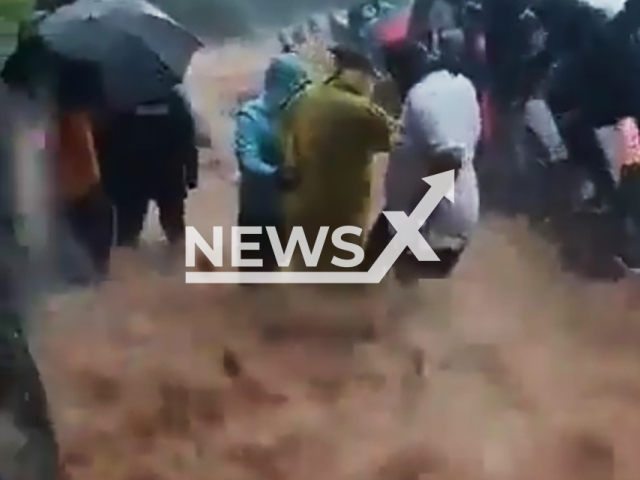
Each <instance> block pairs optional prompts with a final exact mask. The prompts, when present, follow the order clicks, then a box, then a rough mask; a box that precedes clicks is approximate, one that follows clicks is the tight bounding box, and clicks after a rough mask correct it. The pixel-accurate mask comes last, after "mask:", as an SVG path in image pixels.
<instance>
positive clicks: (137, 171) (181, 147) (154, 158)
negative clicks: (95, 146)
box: [99, 90, 198, 246]
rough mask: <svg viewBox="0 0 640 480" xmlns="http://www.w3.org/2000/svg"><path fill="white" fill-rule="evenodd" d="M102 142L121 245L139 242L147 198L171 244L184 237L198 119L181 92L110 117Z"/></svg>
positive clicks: (195, 163) (195, 174)
mask: <svg viewBox="0 0 640 480" xmlns="http://www.w3.org/2000/svg"><path fill="white" fill-rule="evenodd" d="M103 123H104V125H103V126H102V128H101V129H100V134H99V143H100V155H101V159H100V160H101V166H102V173H103V180H104V185H105V189H106V191H107V193H108V195H109V197H110V198H111V199H112V200H113V202H114V204H115V206H116V222H117V229H116V230H117V232H116V236H117V243H118V244H119V245H122V246H135V245H136V244H137V243H138V239H139V237H140V234H141V232H142V229H143V226H144V220H145V216H146V214H147V211H148V207H149V202H150V201H154V202H155V203H156V204H157V205H158V210H159V213H160V224H161V226H162V229H163V231H164V233H165V236H166V238H167V240H168V242H169V243H170V244H180V243H181V242H182V240H183V239H184V235H185V219H184V216H185V200H186V198H187V194H188V190H189V189H190V188H195V187H196V186H197V181H198V149H197V146H196V128H195V120H194V118H193V116H192V114H191V111H190V108H189V106H188V105H187V103H186V100H185V99H184V98H183V97H182V95H181V94H180V92H179V91H177V90H176V91H174V92H172V94H171V95H169V96H168V97H166V98H163V99H159V100H158V101H155V102H149V103H146V104H142V105H138V106H137V107H136V108H135V109H132V110H131V111H127V112H123V113H118V114H115V115H113V116H112V117H111V118H108V119H106V120H105V121H104V122H103Z"/></svg>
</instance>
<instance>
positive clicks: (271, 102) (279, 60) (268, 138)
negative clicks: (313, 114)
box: [235, 53, 310, 271]
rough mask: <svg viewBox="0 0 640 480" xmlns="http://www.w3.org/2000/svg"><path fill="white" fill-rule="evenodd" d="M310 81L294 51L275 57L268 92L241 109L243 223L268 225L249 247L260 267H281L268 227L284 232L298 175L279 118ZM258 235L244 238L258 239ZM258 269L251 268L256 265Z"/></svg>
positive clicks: (266, 86)
mask: <svg viewBox="0 0 640 480" xmlns="http://www.w3.org/2000/svg"><path fill="white" fill-rule="evenodd" d="M309 83H310V80H309V77H308V74H307V71H306V69H305V67H304V64H303V62H302V60H300V58H299V57H298V56H297V55H296V54H294V53H285V54H281V55H279V56H277V57H275V58H274V59H273V60H272V61H271V63H270V65H269V67H268V68H267V71H266V73H265V79H264V91H263V92H262V94H261V95H260V96H259V97H257V98H255V99H252V100H249V101H247V102H246V103H244V104H243V105H242V106H241V107H240V109H239V111H238V112H237V114H236V132H235V153H236V157H237V159H238V163H239V170H240V175H241V176H240V189H239V210H238V226H245V227H263V231H262V234H260V235H255V237H259V238H257V243H258V244H259V249H258V250H253V251H247V252H243V258H246V259H249V258H255V259H261V260H262V267H255V269H258V270H267V271H270V270H275V269H277V263H276V260H275V256H274V254H273V249H272V248H271V244H270V242H269V237H268V235H267V233H266V230H265V228H264V227H269V226H273V227H276V229H277V230H279V231H282V228H283V225H284V214H283V212H282V208H281V195H280V194H281V192H282V191H283V190H287V189H289V188H291V187H292V184H293V178H292V175H291V174H290V173H289V172H288V171H287V170H286V169H285V167H284V165H283V154H282V150H281V146H280V137H279V118H280V113H281V112H282V111H283V109H284V106H285V104H286V103H287V102H288V101H289V100H291V99H292V98H293V97H295V96H296V95H297V94H298V93H300V92H302V91H303V90H304V89H305V87H306V86H307V85H308V84H309ZM251 237H252V235H246V236H243V240H246V241H248V242H255V241H256V239H253V238H251ZM253 269H254V268H251V267H249V268H247V270H253Z"/></svg>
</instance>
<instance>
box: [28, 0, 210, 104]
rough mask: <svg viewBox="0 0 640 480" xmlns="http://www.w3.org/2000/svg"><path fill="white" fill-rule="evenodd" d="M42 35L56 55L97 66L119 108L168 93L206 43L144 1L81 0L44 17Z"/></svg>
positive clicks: (110, 101)
mask: <svg viewBox="0 0 640 480" xmlns="http://www.w3.org/2000/svg"><path fill="white" fill-rule="evenodd" d="M37 34H38V36H39V37H40V38H41V39H42V42H43V44H44V46H45V48H46V49H47V50H48V51H50V52H51V53H53V54H55V55H57V56H59V57H62V58H63V59H65V60H70V61H81V62H87V63H91V64H94V65H95V66H96V68H97V69H98V70H99V73H100V77H101V83H102V85H101V87H102V89H103V93H104V95H105V97H106V98H105V100H106V102H107V103H108V104H110V105H111V106H113V107H116V108H128V107H131V106H134V105H137V104H140V103H144V102H147V101H152V100H156V99H159V98H162V97H164V96H165V95H166V94H167V93H168V92H169V90H170V89H171V88H173V87H174V86H175V85H176V84H178V83H181V82H182V79H183V76H184V74H185V72H186V70H187V68H188V66H189V63H190V61H191V57H192V56H193V54H194V52H195V51H196V50H198V49H199V48H200V47H201V46H202V43H201V42H200V40H198V39H197V38H196V37H195V36H194V35H192V34H191V33H190V32H188V31H187V30H185V29H184V28H183V27H182V26H181V25H179V24H178V23H177V22H175V21H174V20H172V19H171V18H170V17H169V16H168V15H166V14H165V13H164V12H162V11H161V10H159V9H158V8H156V7H154V6H152V5H151V4H149V3H147V2H145V1H144V0H78V1H77V2H75V3H73V4H70V5H67V6H64V7H61V8H59V9H58V10H56V11H55V12H53V13H52V14H51V15H49V16H47V17H46V18H45V19H44V20H42V21H41V22H40V23H39V25H38V28H37Z"/></svg>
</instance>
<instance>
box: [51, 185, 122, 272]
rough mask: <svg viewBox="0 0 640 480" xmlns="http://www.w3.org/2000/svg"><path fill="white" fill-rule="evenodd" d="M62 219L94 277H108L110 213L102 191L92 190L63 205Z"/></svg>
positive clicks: (97, 187) (110, 236) (110, 240)
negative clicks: (91, 269) (91, 268)
mask: <svg viewBox="0 0 640 480" xmlns="http://www.w3.org/2000/svg"><path fill="white" fill-rule="evenodd" d="M62 215H63V217H64V220H65V221H66V225H68V227H69V229H70V231H71V235H72V237H73V238H74V240H75V241H76V242H77V243H78V244H79V245H80V247H81V248H82V249H83V250H84V251H85V252H86V253H87V254H88V256H89V259H90V261H91V264H92V267H93V273H94V274H96V275H98V276H100V277H102V276H105V275H107V274H108V273H109V263H110V260H111V246H112V244H113V209H112V206H111V202H110V201H109V200H108V199H107V197H106V196H105V195H104V193H103V191H102V187H100V186H95V187H94V188H92V189H91V191H90V192H88V193H87V194H86V195H84V196H83V197H81V198H79V199H75V200H72V201H66V202H64V204H63V207H62Z"/></svg>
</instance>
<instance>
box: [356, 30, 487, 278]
mask: <svg viewBox="0 0 640 480" xmlns="http://www.w3.org/2000/svg"><path fill="white" fill-rule="evenodd" d="M459 40H460V39H459V38H454V39H451V38H445V41H444V42H443V41H442V40H441V48H442V47H445V48H443V49H442V51H441V53H440V54H439V56H438V57H437V58H431V59H429V60H426V61H425V59H421V61H417V62H416V64H421V63H422V65H424V75H423V76H422V78H421V79H419V80H418V81H417V83H416V84H415V85H414V86H413V87H412V88H411V89H410V90H409V93H408V94H407V97H406V99H405V102H404V106H403V114H402V134H401V139H400V141H399V143H398V144H397V145H396V146H395V148H394V149H393V150H392V152H391V154H390V157H389V164H388V167H387V174H386V178H385V196H386V206H385V210H387V211H389V210H391V211H403V212H405V213H406V214H407V215H409V214H411V212H412V211H413V209H414V208H415V207H416V205H417V204H418V202H419V201H420V200H421V199H422V197H423V196H424V194H425V193H426V191H427V189H428V188H429V186H428V185H427V184H426V183H425V182H424V181H423V180H422V178H424V177H426V176H429V175H434V174H436V173H441V172H444V171H448V170H455V172H456V181H455V191H454V199H455V202H451V201H449V200H447V199H443V200H442V201H441V202H440V204H439V205H438V206H437V207H436V209H435V211H434V212H433V213H432V214H431V216H430V217H429V219H428V220H427V222H426V223H425V225H423V226H422V229H421V232H422V235H423V236H424V237H425V239H426V240H427V242H428V243H429V245H430V246H431V247H432V248H433V249H434V251H435V252H436V254H437V255H438V257H439V258H440V262H424V263H423V264H421V265H420V266H419V268H415V267H417V266H418V261H417V260H416V259H415V258H414V259H412V258H411V257H412V255H411V253H410V251H409V250H407V251H406V252H405V255H402V256H401V259H400V260H399V261H398V262H397V263H396V265H395V270H396V275H398V276H399V277H400V278H401V279H405V280H413V279H417V278H426V277H429V278H433V277H436V278H440V277H446V276H448V275H449V274H450V273H451V271H452V270H453V268H454V267H455V265H456V264H457V262H458V259H459V258H460V255H461V254H462V252H463V250H464V249H465V247H466V245H467V243H468V241H469V239H470V236H471V234H472V232H473V229H474V227H475V226H476V224H477V223H478V216H479V205H480V199H479V192H478V181H477V177H476V171H475V168H474V165H473V160H474V157H475V152H476V146H477V144H478V142H479V140H480V133H481V117H480V106H479V104H478V101H477V96H476V90H475V88H474V86H473V84H472V83H471V81H470V80H469V79H468V78H466V77H465V76H463V75H462V74H461V73H460V71H459V69H458V68H456V65H457V62H456V59H457V58H459V57H458V56H457V55H456V53H457V52H459V49H458V48H457V46H458V44H459ZM414 51H415V52H416V54H419V52H420V49H414ZM414 66H415V64H414ZM394 234H395V230H394V229H393V227H392V226H391V225H390V224H389V223H388V221H387V219H386V217H385V216H384V215H383V214H380V216H379V218H378V220H377V222H376V224H375V225H374V227H373V228H372V230H371V232H370V234H369V244H368V248H367V252H366V257H365V258H367V259H368V260H367V264H371V263H373V262H374V261H375V259H376V258H377V257H378V256H379V254H380V253H381V252H382V251H383V250H384V248H385V247H386V245H387V244H388V242H389V241H390V239H391V237H392V236H393V235H394Z"/></svg>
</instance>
